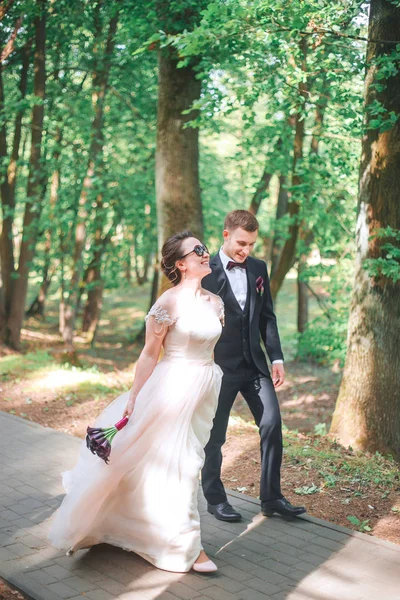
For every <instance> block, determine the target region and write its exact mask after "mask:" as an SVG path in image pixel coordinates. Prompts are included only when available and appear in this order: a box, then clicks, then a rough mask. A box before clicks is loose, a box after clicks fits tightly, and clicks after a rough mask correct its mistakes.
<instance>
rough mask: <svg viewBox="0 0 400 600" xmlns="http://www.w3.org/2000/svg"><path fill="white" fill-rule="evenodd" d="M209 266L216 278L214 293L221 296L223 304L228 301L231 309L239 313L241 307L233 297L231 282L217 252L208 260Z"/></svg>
mask: <svg viewBox="0 0 400 600" xmlns="http://www.w3.org/2000/svg"><path fill="white" fill-rule="evenodd" d="M210 266H211V268H212V271H213V274H214V276H215V279H216V284H217V285H216V288H215V289H216V294H218V296H221V298H222V299H223V300H224V302H225V304H228V303H229V304H230V306H231V307H232V309H233V310H236V311H238V312H240V313H241V312H242V309H241V308H240V306H239V304H238V301H237V300H236V298H235V294H234V293H233V291H232V288H231V284H230V283H229V279H228V277H227V276H226V273H225V269H224V267H223V264H222V261H221V258H220V256H219V253H218V254H216V255H215V256H213V258H212V259H211V260H210Z"/></svg>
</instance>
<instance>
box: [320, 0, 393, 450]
mask: <svg viewBox="0 0 400 600" xmlns="http://www.w3.org/2000/svg"><path fill="white" fill-rule="evenodd" d="M399 31H400V8H398V7H397V8H396V7H395V5H394V3H391V2H389V1H388V0H372V1H371V5H370V20H369V35H368V37H369V39H372V40H374V39H379V40H389V41H390V40H398V36H399ZM393 51H394V45H393V44H390V43H387V44H386V43H384V42H379V43H374V42H369V43H368V49H367V72H366V79H365V85H366V90H365V92H366V96H365V97H366V100H365V106H366V130H365V133H364V136H363V143H362V156H361V165H360V188H359V201H358V216H357V258H356V270H355V283H354V289H353V297H352V302H351V309H350V318H349V329H348V351H347V357H346V364H345V368H344V374H343V380H342V384H341V387H340V390H339V396H338V399H337V404H336V410H335V413H334V416H333V421H332V426H331V433H333V434H334V435H335V436H336V437H337V438H338V439H339V440H340V441H341V442H342V443H343V444H345V445H351V446H352V447H354V448H357V449H360V450H370V451H372V452H374V451H380V452H391V453H393V454H394V455H396V456H398V457H399V456H400V394H399V389H400V369H399V363H398V356H399V331H400V294H399V284H398V282H397V283H394V281H393V280H390V279H388V278H386V277H384V276H383V275H381V276H375V277H373V276H370V275H369V273H368V271H367V270H366V269H365V266H366V264H365V261H366V260H368V259H376V258H383V259H384V258H385V256H386V251H385V250H384V248H382V245H383V243H384V242H385V241H386V240H382V239H379V238H376V237H371V236H372V235H373V234H375V233H376V232H377V231H378V230H379V229H380V228H386V227H392V228H393V229H395V230H399V229H400V203H399V200H398V177H399V173H400V144H399V139H400V123H399V120H398V119H397V122H396V123H395V124H394V125H393V126H392V128H390V129H389V130H386V131H381V130H380V129H377V128H371V123H370V120H371V118H373V117H371V115H370V113H369V112H368V107H369V106H371V104H372V103H376V102H379V103H380V104H381V106H383V107H384V109H385V111H387V112H386V114H388V113H392V114H395V115H400V94H399V89H400V72H399V71H397V72H395V74H394V75H392V76H389V78H388V79H387V80H386V81H383V80H382V79H381V75H382V73H381V72H380V68H382V67H379V63H377V59H381V58H382V57H384V56H385V55H386V56H387V55H390V54H391V53H392V52H393ZM378 81H379V84H380V90H381V91H377V90H376V87H375V86H376V83H377V82H378ZM383 83H384V84H385V85H382V84H383ZM382 88H383V89H382Z"/></svg>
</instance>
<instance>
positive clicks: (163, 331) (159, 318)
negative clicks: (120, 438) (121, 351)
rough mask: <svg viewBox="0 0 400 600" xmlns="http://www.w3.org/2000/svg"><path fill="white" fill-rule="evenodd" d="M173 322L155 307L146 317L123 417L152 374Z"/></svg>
mask: <svg viewBox="0 0 400 600" xmlns="http://www.w3.org/2000/svg"><path fill="white" fill-rule="evenodd" d="M173 322H174V320H173V319H172V318H171V317H170V316H169V314H168V311H167V310H165V309H164V308H161V306H160V305H158V306H157V305H155V306H153V308H152V309H151V311H150V312H149V314H148V315H147V317H146V341H145V345H144V348H143V350H142V352H141V353H140V356H139V359H138V361H137V363H136V372H135V379H134V381H133V386H132V389H131V393H130V395H129V400H128V403H127V405H126V407H125V410H124V417H125V416H127V417H130V416H131V414H132V412H133V409H134V407H135V402H136V398H137V396H138V394H139V392H140V390H141V389H142V387H143V386H144V384H145V383H146V381H147V380H148V378H149V377H150V375H151V374H152V372H153V370H154V367H155V366H156V364H157V361H158V357H159V356H160V352H161V347H162V345H163V341H164V338H165V336H166V335H167V332H168V327H169V326H170V325H171V324H172V323H173Z"/></svg>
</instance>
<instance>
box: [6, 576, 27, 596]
mask: <svg viewBox="0 0 400 600" xmlns="http://www.w3.org/2000/svg"><path fill="white" fill-rule="evenodd" d="M26 599H27V596H24V595H23V594H21V592H20V591H19V590H17V589H16V588H13V587H12V586H11V585H10V584H8V583H7V582H6V581H4V579H1V578H0V600H26Z"/></svg>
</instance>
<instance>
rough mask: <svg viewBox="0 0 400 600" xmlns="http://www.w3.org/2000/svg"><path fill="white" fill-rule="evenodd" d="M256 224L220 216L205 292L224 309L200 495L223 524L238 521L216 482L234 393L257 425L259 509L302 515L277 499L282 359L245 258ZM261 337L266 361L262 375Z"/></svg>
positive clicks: (255, 274) (267, 301)
mask: <svg viewBox="0 0 400 600" xmlns="http://www.w3.org/2000/svg"><path fill="white" fill-rule="evenodd" d="M258 228H259V225H258V221H257V219H256V218H255V217H254V216H253V215H252V214H251V213H250V212H248V211H246V210H234V211H233V212H231V213H229V214H228V215H227V216H226V218H225V223H224V232H223V236H224V243H223V246H222V248H221V249H220V251H219V253H218V254H217V255H216V256H214V257H213V258H212V259H211V261H210V267H211V268H212V273H210V275H207V276H206V277H205V278H204V279H203V282H202V285H203V287H205V288H206V289H207V290H209V291H211V292H214V293H215V294H218V295H219V296H221V298H222V299H223V301H224V303H225V327H224V328H223V330H222V334H221V337H220V339H219V341H218V342H217V345H216V347H215V352H214V360H215V362H216V363H217V364H218V365H219V366H220V367H221V368H222V370H223V373H224V375H223V378H222V386H221V392H220V395H219V400H218V408H217V412H216V414H215V418H214V424H213V428H212V431H211V436H210V440H209V442H208V444H207V446H206V448H205V454H206V458H205V463H204V467H203V470H202V486H203V492H204V495H205V497H206V500H207V503H208V512H209V513H211V514H212V515H214V516H215V517H216V518H217V519H219V520H222V521H239V520H240V519H241V518H242V516H241V514H240V513H238V512H237V511H236V510H234V508H233V507H232V506H231V505H230V504H229V502H228V500H227V497H226V493H225V489H224V486H223V483H222V481H221V464H222V452H221V448H222V446H223V444H224V443H225V439H226V430H227V427H228V420H229V413H230V411H231V408H232V405H233V402H234V400H235V398H236V395H237V393H238V392H241V394H242V395H243V397H244V399H245V400H246V402H247V404H248V406H249V408H250V410H251V412H252V413H253V416H254V420H255V422H256V424H257V425H258V427H259V432H260V442H261V483H260V499H261V511H262V513H263V515H265V516H268V517H270V516H272V515H273V514H274V513H278V514H280V515H282V516H283V517H286V518H291V517H297V516H299V515H301V514H303V513H304V512H305V508H303V507H301V506H292V505H291V504H290V502H289V501H288V500H286V498H284V496H283V495H282V493H281V487H280V469H281V462H282V427H281V415H280V410H279V404H278V399H277V396H276V393H275V389H274V388H277V387H279V386H280V385H282V383H283V382H284V379H285V371H284V368H283V354H282V350H281V344H280V340H279V334H278V327H277V323H276V317H275V314H274V311H273V306H272V299H271V292H270V287H269V280H268V273H267V266H266V264H265V263H264V262H263V261H262V260H258V259H256V258H252V257H250V256H249V255H250V253H251V251H252V250H253V248H254V244H255V243H256V240H257V235H258ZM260 337H261V338H262V340H263V342H264V345H265V348H266V351H267V354H268V356H269V359H270V361H271V363H272V379H271V375H270V373H269V370H268V366H267V362H266V358H265V354H264V351H263V350H262V348H261V344H260V341H261V340H260Z"/></svg>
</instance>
